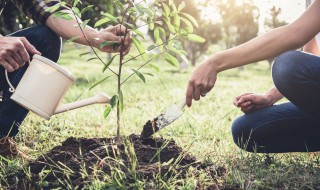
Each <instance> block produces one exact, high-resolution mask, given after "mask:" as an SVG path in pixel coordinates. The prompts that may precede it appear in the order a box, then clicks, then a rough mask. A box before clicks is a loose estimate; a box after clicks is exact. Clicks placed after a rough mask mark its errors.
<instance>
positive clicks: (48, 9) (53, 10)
mask: <svg viewBox="0 0 320 190" xmlns="http://www.w3.org/2000/svg"><path fill="white" fill-rule="evenodd" d="M61 6H62V4H61V3H57V4H55V5H54V6H52V7H49V8H47V9H46V12H50V13H52V12H55V11H57V10H58V9H59V8H60V7H61Z"/></svg>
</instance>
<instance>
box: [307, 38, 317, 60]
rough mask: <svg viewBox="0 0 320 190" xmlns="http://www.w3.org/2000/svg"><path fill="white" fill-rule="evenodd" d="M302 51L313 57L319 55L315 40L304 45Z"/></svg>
mask: <svg viewBox="0 0 320 190" xmlns="http://www.w3.org/2000/svg"><path fill="white" fill-rule="evenodd" d="M303 51H304V52H308V53H311V54H313V55H318V56H319V55H320V52H319V49H318V44H317V41H316V39H315V38H313V39H312V40H310V41H309V42H308V43H307V44H306V45H304V46H303Z"/></svg>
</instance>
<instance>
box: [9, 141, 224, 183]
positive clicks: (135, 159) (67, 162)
mask: <svg viewBox="0 0 320 190" xmlns="http://www.w3.org/2000/svg"><path fill="white" fill-rule="evenodd" d="M159 150H161V151H159ZM159 152H160V153H159ZM158 153H159V154H158ZM113 158H117V159H113ZM119 160H120V161H119ZM135 165H136V167H134V166H135ZM29 166H30V172H31V178H30V177H28V178H26V177H24V178H23V180H19V183H18V184H15V185H14V186H12V187H11V188H12V189H16V188H19V189H25V187H28V188H31V187H32V188H36V189H37V188H40V187H42V188H43V186H45V187H46V188H48V189H52V188H57V187H60V188H61V187H62V188H63V182H64V181H67V182H68V183H71V184H72V186H73V187H74V188H79V189H80V188H82V187H84V186H85V185H86V184H89V183H90V182H91V181H92V179H93V178H97V176H101V177H102V176H104V175H98V174H99V173H100V174H103V173H104V174H109V175H110V176H113V175H114V173H117V172H115V171H122V172H123V174H124V175H125V183H128V184H130V183H132V182H133V181H134V180H133V179H134V177H135V176H134V175H133V174H138V178H139V179H140V180H141V179H143V180H144V181H146V182H148V181H151V182H152V180H153V179H154V176H156V175H157V174H160V175H161V177H162V179H163V178H170V177H172V176H174V177H175V180H178V179H185V178H186V174H187V172H188V171H189V173H188V174H190V170H189V169H190V167H191V166H192V168H194V170H193V171H192V174H193V176H199V174H200V172H199V171H200V170H203V171H204V172H205V173H207V174H208V176H209V177H210V178H211V179H212V181H216V179H217V178H221V177H222V176H224V175H225V173H226V169H225V168H224V167H216V166H215V165H213V164H203V163H200V162H199V161H198V160H197V159H196V158H195V157H193V156H191V155H190V154H188V153H187V152H185V151H184V150H183V149H182V148H180V147H179V146H177V144H176V143H175V142H174V141H173V140H165V139H163V138H155V139H153V138H145V139H140V137H139V136H138V135H130V136H129V137H126V138H124V137H122V138H121V139H120V140H119V141H116V139H115V138H94V139H87V138H68V139H67V140H66V141H64V142H63V143H62V145H61V146H57V147H55V148H53V149H52V150H51V151H49V152H48V153H47V154H45V155H42V156H40V157H39V158H38V159H36V160H35V161H33V162H31V163H30V164H29ZM132 168H135V172H133V171H132ZM84 171H86V173H87V174H86V175H84V173H85V172H84ZM159 171H161V172H159ZM21 173H24V172H21ZM111 174H113V175H111ZM15 177H17V176H15ZM98 178H99V177H98ZM20 179H21V178H20ZM101 180H103V179H101ZM40 182H41V184H40ZM44 182H45V183H44ZM46 188H45V189H46ZM148 189H149V188H148ZM198 189H203V188H202V187H200V186H199V187H198ZM209 189H221V187H219V184H218V183H217V184H215V185H213V186H212V187H211V188H209Z"/></svg>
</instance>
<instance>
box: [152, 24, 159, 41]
mask: <svg viewBox="0 0 320 190" xmlns="http://www.w3.org/2000/svg"><path fill="white" fill-rule="evenodd" d="M153 36H154V41H155V42H156V44H158V45H159V43H158V42H159V40H160V29H159V27H156V29H154V31H153Z"/></svg>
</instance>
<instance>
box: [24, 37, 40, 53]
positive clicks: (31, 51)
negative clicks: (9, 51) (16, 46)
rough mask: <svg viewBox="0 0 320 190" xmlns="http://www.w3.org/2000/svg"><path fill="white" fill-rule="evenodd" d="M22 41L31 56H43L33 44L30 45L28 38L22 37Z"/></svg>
mask: <svg viewBox="0 0 320 190" xmlns="http://www.w3.org/2000/svg"><path fill="white" fill-rule="evenodd" d="M20 40H21V42H22V43H23V45H24V47H25V48H26V50H27V51H28V52H30V53H31V54H39V55H41V53H40V52H39V51H38V50H37V49H36V48H35V47H34V46H33V45H32V44H30V43H29V41H28V40H27V39H26V38H24V37H20Z"/></svg>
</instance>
